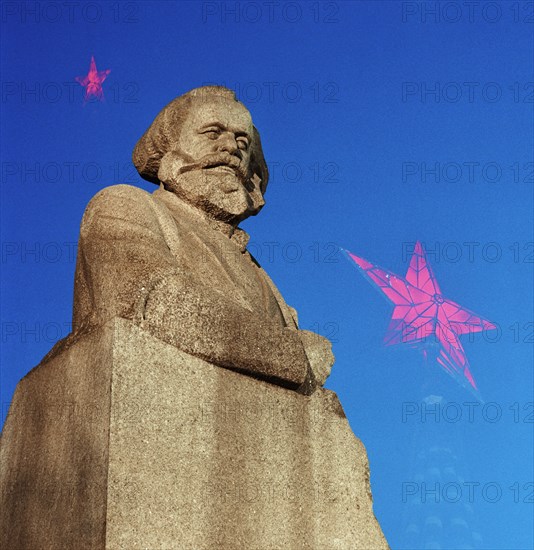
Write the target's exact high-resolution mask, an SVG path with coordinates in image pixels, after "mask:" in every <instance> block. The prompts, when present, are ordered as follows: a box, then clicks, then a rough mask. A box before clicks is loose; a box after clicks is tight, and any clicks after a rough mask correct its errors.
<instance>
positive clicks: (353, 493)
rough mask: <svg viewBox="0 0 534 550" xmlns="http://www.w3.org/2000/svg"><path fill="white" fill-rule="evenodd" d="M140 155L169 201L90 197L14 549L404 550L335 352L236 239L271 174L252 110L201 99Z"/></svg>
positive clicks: (27, 450) (4, 438) (153, 196)
mask: <svg viewBox="0 0 534 550" xmlns="http://www.w3.org/2000/svg"><path fill="white" fill-rule="evenodd" d="M133 159H134V163H135V165H136V167H137V169H138V170H139V173H140V174H141V175H142V176H143V177H144V178H146V179H148V180H149V181H152V182H154V183H158V184H159V188H158V189H157V190H156V191H154V193H147V192H145V191H143V190H142V189H139V188H136V187H132V186H129V185H114V186H112V187H107V188H105V189H103V190H102V191H100V192H99V193H98V194H97V195H95V197H94V198H93V199H92V200H91V202H90V203H89V206H88V207H87V210H86V211H85V214H84V217H83V220H82V225H81V230H80V239H79V246H78V258H77V264H76V274H75V282H74V314H73V331H72V333H71V334H70V335H69V336H67V338H65V339H63V340H61V341H60V342H58V343H57V344H56V345H55V346H54V348H52V350H51V351H50V352H49V353H48V355H47V356H45V357H44V359H43V360H42V361H41V362H40V363H39V365H37V366H36V367H35V368H33V369H32V370H31V371H30V372H29V373H28V374H27V375H26V376H25V377H24V378H23V379H22V380H21V381H20V382H19V383H18V385H17V389H16V391H15V394H14V396H13V401H12V403H11V406H10V409H9V414H8V416H7V419H6V422H5V424H4V428H3V431H2V434H1V437H0V547H1V548H6V549H7V548H13V549H15V548H16V549H17V550H35V549H36V548H39V549H42V550H57V549H58V548H61V549H65V550H78V549H80V548H87V549H94V550H116V549H121V548H128V549H130V548H131V549H133V548H162V549H163V548H173V549H177V550H178V549H180V550H181V549H187V548H195V549H197V550H213V549H215V548H217V549H221V550H250V549H251V548H257V549H260V548H261V549H268V548H269V549H275V548H277V549H278V548H284V549H288V550H326V549H329V550H330V549H334V548H336V549H339V550H368V549H369V548H373V549H376V550H387V549H388V545H387V541H386V540H385V538H384V535H383V533H382V531H381V529H380V525H379V524H378V522H377V520H376V518H375V516H374V513H373V506H372V496H371V488H370V481H369V479H370V477H369V476H370V474H369V467H368V461H367V455H366V452H365V448H364V446H363V444H362V443H361V442H360V441H359V440H358V438H357V437H355V436H354V434H353V432H352V431H351V428H350V426H349V423H348V421H347V418H346V416H345V414H344V412H343V408H342V406H341V404H340V402H339V399H338V398H337V396H336V394H335V393H334V392H332V391H330V390H327V389H325V388H322V387H321V386H322V385H323V383H324V381H325V380H326V377H327V376H328V374H329V372H330V369H331V366H332V363H333V360H334V359H333V356H332V353H331V349H330V343H329V342H328V340H326V339H324V338H322V337H321V336H319V335H317V334H314V333H312V332H308V331H303V330H299V328H298V324H297V316H296V313H295V311H294V310H293V309H292V308H290V307H289V306H288V305H287V304H286V303H285V302H284V300H283V298H282V297H281V296H280V293H279V292H278V290H277V288H276V287H275V285H274V284H273V283H272V281H271V280H270V279H269V277H268V276H267V274H266V273H265V272H264V271H263V269H262V268H261V267H260V266H259V265H258V263H257V262H256V261H255V260H254V258H253V257H252V256H251V255H250V254H249V253H248V252H247V250H246V244H247V239H248V236H247V235H246V233H245V232H244V231H242V230H241V229H239V227H238V224H239V222H240V221H241V220H244V219H245V218H247V217H248V216H252V215H254V214H257V213H258V212H259V211H260V209H261V208H262V206H263V205H264V193H265V189H266V187H267V180H268V171H267V166H266V164H265V160H264V158H263V153H262V148H261V143H260V138H259V134H258V132H257V130H256V129H255V128H254V126H253V125H252V120H251V118H250V114H249V112H248V111H247V109H246V108H245V107H244V106H243V105H242V104H241V103H239V102H238V101H237V100H236V99H235V96H234V94H233V92H231V91H230V90H228V89H226V88H222V87H218V86H208V87H202V88H197V89H195V90H192V91H190V92H188V93H186V94H184V95H183V96H181V97H179V98H177V99H175V100H174V101H172V102H171V103H170V104H169V105H167V107H165V108H164V109H163V110H162V111H161V113H160V114H159V115H158V116H157V117H156V119H155V120H154V122H153V123H152V125H151V126H150V128H149V129H148V130H147V132H146V133H145V135H144V136H143V137H142V138H141V139H140V140H139V142H138V144H137V146H136V147H135V151H134V155H133ZM220 367H223V368H220ZM244 375H245V376H244Z"/></svg>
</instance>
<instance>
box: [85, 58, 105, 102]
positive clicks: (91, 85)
mask: <svg viewBox="0 0 534 550" xmlns="http://www.w3.org/2000/svg"><path fill="white" fill-rule="evenodd" d="M110 72H111V69H106V70H105V71H97V69H96V63H95V58H94V57H93V56H91V64H90V65H89V72H88V73H87V75H86V76H77V77H76V82H79V83H80V84H81V85H82V86H83V87H84V88H85V97H84V101H85V102H87V101H89V100H91V99H93V98H95V99H98V100H100V101H102V100H103V99H104V91H103V90H102V83H103V82H104V80H106V78H107V76H108V74H109V73H110Z"/></svg>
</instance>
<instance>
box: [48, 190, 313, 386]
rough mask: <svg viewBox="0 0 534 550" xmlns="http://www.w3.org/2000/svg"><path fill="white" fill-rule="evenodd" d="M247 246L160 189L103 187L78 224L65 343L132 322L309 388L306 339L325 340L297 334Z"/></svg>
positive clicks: (214, 357)
mask: <svg viewBox="0 0 534 550" xmlns="http://www.w3.org/2000/svg"><path fill="white" fill-rule="evenodd" d="M247 241H248V235H247V234H246V233H245V232H244V231H243V230H241V229H236V230H235V232H234V234H233V235H232V237H231V238H229V237H228V236H227V235H225V234H224V233H223V232H222V231H220V230H218V229H216V228H214V227H213V225H212V224H211V223H210V220H208V219H207V218H205V217H204V216H203V214H202V213H201V212H199V211H197V210H196V209H195V208H193V207H192V206H190V205H188V204H186V203H184V202H183V201H182V200H181V199H179V198H178V197H177V196H176V195H174V194H173V193H171V192H169V191H167V190H165V189H164V188H163V186H162V185H161V186H160V188H159V189H157V190H156V191H155V192H154V193H152V194H150V193H148V192H146V191H144V190H142V189H139V188H137V187H132V186H129V185H114V186H111V187H107V188H105V189H103V190H101V191H100V192H99V193H98V194H97V195H95V197H93V199H92V200H91V202H90V203H89V205H88V207H87V209H86V211H85V214H84V217H83V220H82V225H81V230H80V239H79V244H78V257H77V264H76V275H75V287H74V314H73V334H72V335H71V337H70V338H74V339H76V335H77V334H84V333H86V332H87V331H89V330H91V329H92V328H94V327H97V326H102V325H103V324H104V323H106V322H107V321H109V320H110V319H112V318H113V317H122V318H126V319H131V320H133V321H135V322H136V323H138V324H139V325H140V326H141V327H143V328H145V329H147V330H149V331H150V332H152V333H153V334H154V335H155V336H157V337H158V338H161V339H162V340H164V341H166V342H168V343H170V344H172V345H174V346H176V347H178V348H180V349H182V350H183V351H186V352H188V353H191V354H192V355H195V356H197V357H200V358H202V359H204V360H207V361H209V362H212V363H214V364H216V365H219V366H222V367H226V368H230V369H233V370H237V371H240V372H246V373H247V374H250V375H253V376H256V377H259V378H262V379H269V380H271V381H273V382H276V383H280V384H281V385H284V386H287V387H291V388H293V389H297V388H299V387H300V388H301V389H303V391H306V388H309V387H310V385H311V384H312V380H311V379H312V378H313V375H312V374H311V371H310V365H309V359H310V357H309V356H310V354H311V353H313V352H312V351H311V349H312V348H311V347H310V346H309V343H310V340H314V339H315V340H317V339H322V338H321V337H320V336H318V335H314V334H313V333H310V332H308V331H300V330H298V327H297V320H296V312H295V311H294V310H293V309H292V308H290V307H289V306H288V305H287V304H286V303H285V301H284V300H283V298H282V297H281V295H280V293H279V292H278V290H277V289H276V287H275V285H274V284H273V283H272V281H271V280H270V279H269V277H268V275H267V274H266V273H265V271H264V270H263V269H262V268H261V267H260V266H259V264H258V263H257V262H256V261H255V260H254V259H253V258H252V256H251V255H250V254H249V253H248V252H247V251H246V248H245V247H246V243H247ZM311 335H313V336H311ZM322 340H324V339H322ZM306 346H308V347H309V350H310V351H308V355H307V354H306V351H305V347H306ZM53 351H54V350H53Z"/></svg>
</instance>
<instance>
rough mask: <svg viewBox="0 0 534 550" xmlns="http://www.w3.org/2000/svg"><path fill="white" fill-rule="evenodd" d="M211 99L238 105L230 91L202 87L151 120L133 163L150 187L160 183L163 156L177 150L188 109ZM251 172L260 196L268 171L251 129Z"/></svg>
mask: <svg viewBox="0 0 534 550" xmlns="http://www.w3.org/2000/svg"><path fill="white" fill-rule="evenodd" d="M210 97H223V98H227V99H233V100H234V101H238V100H237V98H236V96H235V93H234V91H233V90H230V89H228V88H225V87H224V86H202V87H200V88H195V89H193V90H190V91H189V92H187V93H185V94H183V95H181V96H179V97H177V98H176V99H173V100H172V101H171V102H170V103H169V104H168V105H166V106H165V107H164V108H163V109H162V110H161V111H160V112H159V114H158V116H157V117H156V118H155V119H154V121H153V122H152V124H151V125H150V127H149V128H148V130H147V131H146V132H145V133H144V134H143V136H142V137H141V139H140V140H139V141H138V142H137V144H136V146H135V148H134V151H133V155H132V159H133V163H134V165H135V167H136V168H137V171H138V172H139V175H140V176H141V177H142V178H143V179H145V180H148V181H151V182H152V183H159V180H158V170H159V164H160V161H161V159H162V158H163V156H164V155H165V154H166V153H168V152H169V151H171V150H173V149H176V148H177V143H178V137H179V136H180V132H181V129H182V125H183V122H184V120H185V117H186V116H187V113H188V111H189V109H191V108H192V107H193V105H194V103H195V102H196V101H204V100H205V99H206V98H210ZM250 153H251V154H250V170H251V173H252V174H257V175H258V176H259V177H260V178H261V192H262V194H263V193H265V189H266V188H267V182H268V180H269V171H268V169H267V164H266V162H265V158H264V157H263V150H262V148H261V141H260V134H259V132H258V130H257V129H256V127H254V135H253V136H252V143H251V152H250Z"/></svg>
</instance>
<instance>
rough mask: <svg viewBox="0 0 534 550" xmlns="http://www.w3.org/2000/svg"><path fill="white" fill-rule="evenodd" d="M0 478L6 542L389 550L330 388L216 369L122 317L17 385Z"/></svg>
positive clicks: (0, 450) (1, 536)
mask: <svg viewBox="0 0 534 550" xmlns="http://www.w3.org/2000/svg"><path fill="white" fill-rule="evenodd" d="M0 473H1V474H0V510H2V513H1V514H0V518H1V520H0V546H1V547H2V548H9V549H17V550H25V549H27V550H37V549H50V550H58V549H59V548H61V549H70V548H72V549H76V550H78V549H85V548H88V549H89V548H91V549H93V548H94V549H104V548H105V549H118V548H121V549H128V550H133V549H136V548H150V549H154V550H156V549H173V550H178V549H187V550H189V549H195V550H203V549H206V550H208V549H209V550H212V549H221V550H226V549H227V550H241V549H242V550H275V549H277V550H278V549H280V550H282V549H284V550H292V549H294V550H304V549H308V548H309V549H314V550H334V549H346V550H355V549H359V548H361V549H365V550H369V549H382V548H383V549H386V548H387V547H388V546H387V543H386V541H385V539H384V537H383V535H382V533H381V530H380V527H379V525H378V523H377V521H376V519H375V517H374V515H373V511H372V499H371V493H370V486H369V470H368V463H367V457H366V453H365V449H364V447H363V445H362V443H361V442H360V441H359V440H358V439H357V438H356V437H355V436H354V435H353V433H352V431H351V429H350V427H349V424H348V422H347V419H346V418H345V415H344V413H343V409H342V408H341V405H340V403H339V401H338V399H337V397H336V395H335V394H334V393H333V392H331V391H328V390H324V389H317V390H316V391H315V392H314V393H313V395H311V396H305V395H301V394H299V393H297V392H294V391H292V390H290V389H287V388H283V387H280V386H278V385H274V384H271V383H268V382H265V381H261V380H256V379H254V378H251V377H250V376H245V375H243V374H240V373H236V372H232V371H229V370H226V369H221V368H218V367H217V366H215V365H212V364H209V363H207V362H205V361H203V360H201V359H199V358H197V357H194V356H191V355H188V354H186V353H185V352H183V351H180V350H178V349H177V348H176V347H174V346H171V345H169V344H167V343H165V342H163V341H161V340H159V339H157V338H155V337H154V336H153V335H152V334H150V333H149V332H148V331H145V330H143V329H141V328H139V327H138V326H137V325H136V324H135V323H133V322H131V321H129V320H124V319H120V318H116V319H113V320H112V321H110V322H109V323H107V324H106V325H105V326H104V327H101V328H98V329H95V330H94V331H92V332H90V333H88V334H86V335H84V336H83V337H80V338H79V339H78V341H77V342H75V343H73V344H72V345H71V346H70V347H69V349H67V350H64V351H63V352H61V353H59V354H57V355H56V356H55V357H53V358H51V359H49V360H48V361H46V362H43V363H42V364H41V365H40V366H38V367H37V368H35V369H34V370H32V371H31V372H30V373H29V374H28V375H27V376H26V377H25V378H24V379H23V380H22V381H21V382H20V383H19V386H18V387H17V391H16V393H15V397H14V400H13V403H12V406H11V409H10V411H9V415H8V418H7V421H6V424H5V427H4V431H3V433H2V439H1V441H0Z"/></svg>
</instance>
